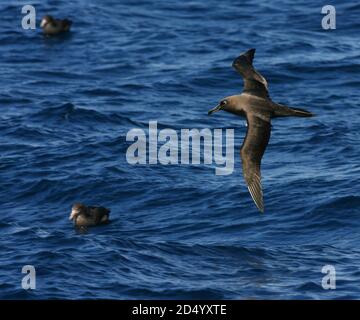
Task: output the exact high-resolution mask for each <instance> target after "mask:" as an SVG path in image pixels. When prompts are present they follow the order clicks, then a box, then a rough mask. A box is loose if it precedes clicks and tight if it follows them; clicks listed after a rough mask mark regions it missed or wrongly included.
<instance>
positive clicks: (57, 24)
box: [40, 15, 72, 36]
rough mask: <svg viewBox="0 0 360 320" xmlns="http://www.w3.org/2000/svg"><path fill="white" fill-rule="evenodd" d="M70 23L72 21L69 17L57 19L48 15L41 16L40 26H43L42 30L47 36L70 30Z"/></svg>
mask: <svg viewBox="0 0 360 320" xmlns="http://www.w3.org/2000/svg"><path fill="white" fill-rule="evenodd" d="M71 25H72V21H71V20H69V19H64V20H60V19H59V20H58V19H54V18H53V17H52V16H49V15H47V16H45V17H44V18H42V20H41V23H40V27H41V28H43V32H44V34H45V35H47V36H53V35H57V34H59V33H63V32H67V31H70V28H71Z"/></svg>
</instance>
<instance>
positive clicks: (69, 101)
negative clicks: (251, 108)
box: [0, 0, 360, 299]
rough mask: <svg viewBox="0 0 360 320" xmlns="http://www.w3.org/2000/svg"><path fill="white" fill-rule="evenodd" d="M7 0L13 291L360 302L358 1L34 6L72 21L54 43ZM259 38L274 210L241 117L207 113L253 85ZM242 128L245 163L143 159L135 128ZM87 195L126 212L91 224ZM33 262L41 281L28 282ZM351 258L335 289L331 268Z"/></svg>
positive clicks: (6, 274) (21, 295) (0, 252)
mask: <svg viewBox="0 0 360 320" xmlns="http://www.w3.org/2000/svg"><path fill="white" fill-rule="evenodd" d="M23 4H27V2H22V1H8V2H7V3H6V4H5V3H3V4H1V5H0V8H1V10H0V12H1V20H0V21H1V33H0V44H1V45H0V71H1V76H0V88H1V90H0V108H1V112H0V204H1V221H0V298H2V299H97V298H106V299H108V298H109V299H359V298H360V249H359V247H360V219H359V214H360V212H359V207H360V186H359V174H360V167H359V150H360V148H359V147H360V143H359V140H360V133H359V132H360V122H359V115H360V104H359V98H360V94H359V92H360V91H359V88H360V82H359V72H360V54H359V52H360V42H359V31H358V30H359V27H360V25H359V19H358V17H359V10H360V6H359V5H358V4H355V2H354V1H352V3H350V1H347V2H346V4H345V3H343V2H341V1H332V4H333V5H335V8H336V10H337V21H336V23H337V25H336V26H337V29H336V30H323V29H322V28H321V19H322V17H323V15H322V14H321V8H322V6H323V5H324V4H325V3H324V2H323V1H302V0H300V1H296V4H294V2H293V1H290V0H277V1H263V0H259V1H250V0H249V1H248V0H245V1H215V0H209V1H180V0H174V1H160V0H157V1H156V0H152V1H150V0H140V1H130V0H122V1H117V0H101V1H100V0H86V1H85V0H74V1H71V2H70V1H50V0H44V1H32V4H33V5H34V6H35V8H36V10H37V21H38V23H37V26H39V21H40V19H41V17H42V16H43V15H45V14H53V15H54V16H57V17H69V18H71V19H72V20H73V21H74V24H73V28H72V32H71V33H70V34H67V35H64V36H61V37H55V38H46V37H44V36H43V35H42V33H41V30H40V29H39V28H38V29H36V30H23V29H22V28H21V19H22V16H23V15H22V14H21V7H22V5H23ZM253 47H254V48H256V49H257V53H256V57H255V61H254V65H255V67H256V68H257V69H258V70H259V71H260V72H261V73H262V74H263V75H264V76H265V77H266V79H267V80H268V82H269V86H270V94H271V97H272V98H273V100H274V101H277V102H281V103H284V104H288V105H291V106H297V107H303V108H306V109H308V110H310V111H312V112H314V113H315V114H316V117H314V118H310V119H304V118H284V119H275V120H274V121H273V122H272V136H271V140H270V143H269V146H268V148H267V151H266V153H265V156H264V158H263V162H262V175H263V188H264V200H265V208H266V212H265V213H264V214H261V213H259V211H258V210H257V209H256V207H255V205H254V203H253V202H252V200H251V197H250V195H249V193H248V191H247V188H246V186H245V183H244V181H243V177H242V171H241V164H240V157H239V149H240V146H241V143H242V140H243V138H244V136H245V133H246V127H245V121H244V119H241V118H238V117H235V116H233V115H231V114H226V113H225V112H220V113H217V114H215V115H214V116H212V117H208V116H207V111H208V110H209V109H210V108H212V107H214V106H215V105H216V104H217V102H218V101H219V100H220V99H222V98H223V97H224V96H228V95H231V94H236V93H238V92H240V91H241V90H242V80H241V78H240V77H239V76H238V75H237V73H236V72H235V71H234V70H233V69H232V68H231V63H232V61H233V59H234V58H235V57H236V56H237V55H238V54H239V53H241V52H244V51H245V50H247V49H249V48H253ZM149 121H157V122H158V127H159V128H160V129H161V128H170V129H175V130H176V131H177V132H179V130H181V129H182V128H189V129H191V128H197V129H202V128H210V129H215V128H223V129H225V128H234V130H235V159H236V164H235V170H234V172H233V173H232V174H231V175H226V176H218V175H215V164H212V165H208V164H207V165H204V164H201V165H180V164H179V165H168V166H165V165H161V164H153V165H130V164H128V162H127V160H126V151H127V149H128V147H129V145H130V144H131V143H130V142H128V141H126V134H127V133H128V132H129V130H131V129H133V128H140V129H143V130H145V131H146V130H147V128H148V124H149ZM78 201H82V202H84V203H86V204H100V205H104V206H107V207H109V208H111V218H112V223H111V224H109V225H107V226H103V227H98V228H93V229H90V230H89V231H88V232H87V233H85V234H79V233H78V232H76V231H75V230H74V228H73V226H72V224H71V223H70V221H69V220H68V216H69V214H70V208H71V205H72V204H73V203H74V202H78ZM24 265H33V266H34V267H35V268H36V289H35V290H24V289H22V286H21V281H22V278H23V277H24V274H22V273H21V270H22V267H23V266H24ZM325 265H331V266H333V267H334V268H335V270H336V289H334V290H325V289H323V287H322V279H323V277H324V276H325V274H323V273H322V268H323V266H325Z"/></svg>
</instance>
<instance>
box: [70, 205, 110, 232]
mask: <svg viewBox="0 0 360 320" xmlns="http://www.w3.org/2000/svg"><path fill="white" fill-rule="evenodd" d="M109 215H110V210H109V209H107V208H104V207H87V206H85V205H84V204H82V203H75V204H74V205H73V206H72V209H71V214H70V217H69V220H73V221H74V225H75V226H76V227H91V226H96V225H101V224H106V223H108V222H109Z"/></svg>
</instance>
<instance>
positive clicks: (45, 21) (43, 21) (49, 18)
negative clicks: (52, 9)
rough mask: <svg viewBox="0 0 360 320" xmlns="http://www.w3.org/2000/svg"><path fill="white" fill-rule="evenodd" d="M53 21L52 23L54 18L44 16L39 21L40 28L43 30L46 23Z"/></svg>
mask: <svg viewBox="0 0 360 320" xmlns="http://www.w3.org/2000/svg"><path fill="white" fill-rule="evenodd" d="M53 21H54V18H53V17H52V16H45V17H44V18H42V20H41V23H40V27H41V28H44V27H45V26H46V25H47V24H48V23H51V22H53Z"/></svg>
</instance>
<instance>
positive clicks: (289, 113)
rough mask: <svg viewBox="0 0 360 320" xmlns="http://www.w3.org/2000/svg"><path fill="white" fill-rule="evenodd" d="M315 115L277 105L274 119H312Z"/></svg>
mask: <svg viewBox="0 0 360 320" xmlns="http://www.w3.org/2000/svg"><path fill="white" fill-rule="evenodd" d="M313 115H314V114H313V113H311V112H309V111H307V110H304V109H300V108H290V107H288V106H285V105H283V104H278V103H277V104H276V106H275V110H274V117H312V116H313Z"/></svg>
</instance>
